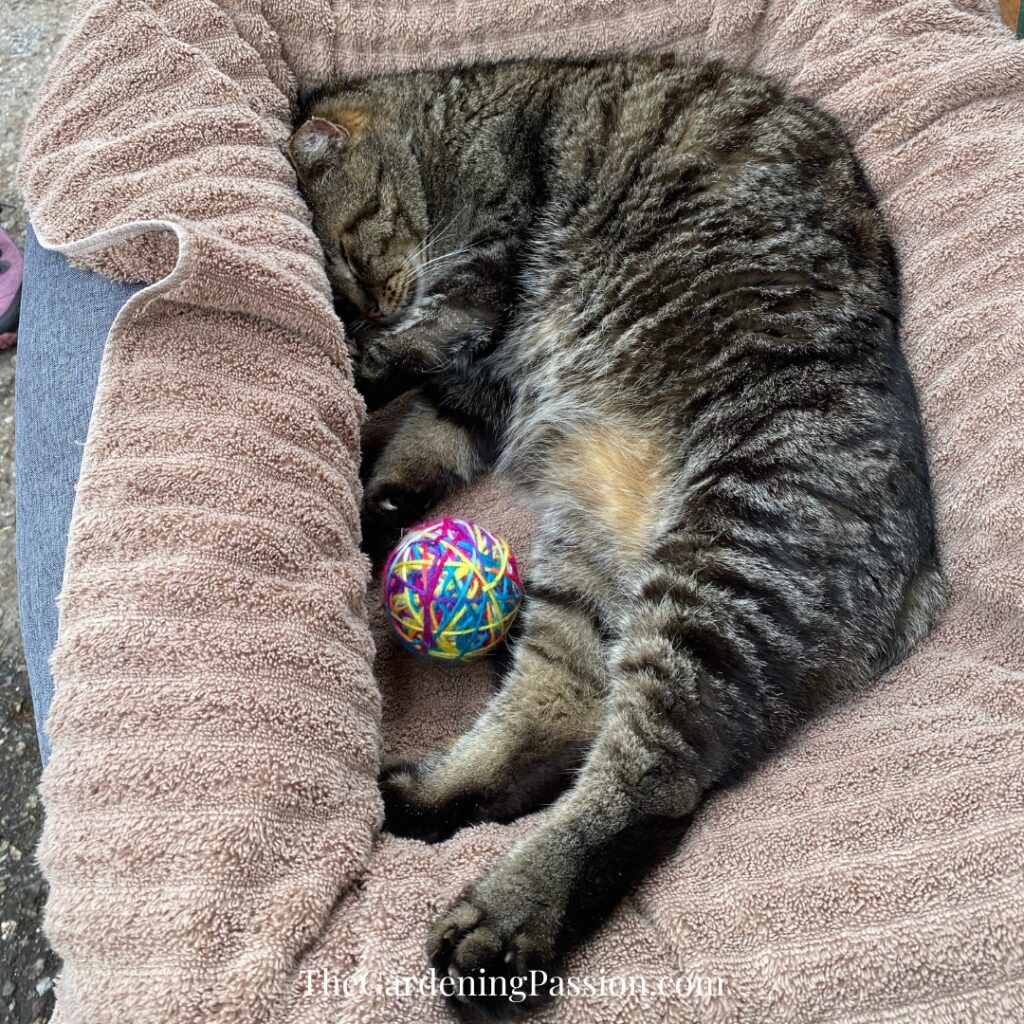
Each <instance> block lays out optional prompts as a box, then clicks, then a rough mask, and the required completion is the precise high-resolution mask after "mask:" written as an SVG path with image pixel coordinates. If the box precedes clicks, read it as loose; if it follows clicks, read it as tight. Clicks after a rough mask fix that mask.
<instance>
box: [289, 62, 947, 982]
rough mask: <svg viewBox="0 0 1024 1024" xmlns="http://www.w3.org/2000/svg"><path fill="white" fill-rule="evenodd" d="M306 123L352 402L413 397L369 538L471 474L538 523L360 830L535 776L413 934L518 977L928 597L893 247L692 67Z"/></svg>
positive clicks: (918, 449) (798, 149) (929, 542)
mask: <svg viewBox="0 0 1024 1024" xmlns="http://www.w3.org/2000/svg"><path fill="white" fill-rule="evenodd" d="M305 118H306V119H303V121H302V123H301V126H300V127H299V129H298V130H297V132H296V135H295V136H294V137H293V142H292V146H291V153H292V158H293V162H294V163H295V165H296V168H297V171H298V173H299V178H300V182H301V184H302V187H303V189H304V192H305V194H306V196H307V198H308V200H309V202H310V205H311V208H312V210H313V215H314V223H315V227H316V230H317V232H318V234H319V236H320V238H321V240H322V242H323V245H324V249H325V253H326V257H327V261H328V269H329V271H330V274H331V278H332V281H333V283H334V286H335V288H336V292H337V299H338V305H339V310H340V311H341V313H342V315H343V316H344V317H345V319H346V321H347V323H348V324H349V328H350V337H351V345H352V352H353V356H354V358H355V360H356V365H357V376H358V378H359V380H360V382H361V386H362V388H363V390H364V393H366V394H367V395H368V396H369V397H370V399H371V400H373V401H384V400H386V399H387V398H389V397H390V396H391V395H393V394H394V393H396V392H398V391H400V390H402V389H404V388H407V387H408V386H410V385H413V384H415V385H418V386H419V387H420V390H421V396H420V398H419V400H418V401H417V402H416V403H415V404H414V405H413V407H412V410H411V412H410V413H409V419H408V420H407V421H406V422H405V423H403V425H402V426H401V427H400V429H399V430H398V432H397V434H396V436H395V438H394V440H393V441H392V443H391V444H390V446H389V447H388V448H387V449H386V451H385V453H384V455H383V456H382V458H381V459H380V461H379V462H378V463H377V465H376V466H375V467H374V469H373V471H372V472H371V474H370V479H369V482H368V485H367V492H366V509H365V526H366V536H367V539H368V541H369V542H370V543H373V544H377V545H384V544H386V543H387V542H388V541H389V540H390V539H391V538H392V537H393V536H394V534H395V532H396V531H397V530H398V529H399V528H400V527H401V526H402V525H406V524H407V523H408V522H410V521H411V520H413V519H415V518H416V517H418V516H419V515H420V514H421V513H422V512H423V511H424V510H425V509H426V508H427V507H428V506H429V505H430V504H431V503H432V502H433V501H435V500H436V499H437V498H439V497H441V496H442V495H443V494H444V493H447V492H449V491H450V490H452V489H453V488H455V487H456V486H458V485H459V484H460V483H462V482H465V481H467V480H469V479H472V477H473V476H474V475H476V474H477V473H479V472H481V471H482V470H484V469H485V468H487V467H489V466H492V465H497V466H499V467H500V468H502V469H503V470H504V471H506V472H508V473H510V474H513V475H514V476H515V477H516V478H517V479H518V480H520V481H521V482H522V484H523V487H524V489H525V490H527V491H528V492H529V493H530V494H531V495H532V497H533V500H534V502H535V504H536V507H537V513H538V521H539V528H538V532H537V541H536V549H535V552H534V557H533V566H534V568H533V572H532V578H531V580H530V583H529V586H528V592H529V599H528V605H527V608H526V611H525V615H524V617H523V623H522V632H521V637H520V639H519V640H518V642H517V643H516V645H515V647H514V649H513V651H512V657H511V663H510V667H509V670H508V673H507V676H506V679H505V684H504V686H503V688H502V689H501V691H500V692H499V693H498V694H497V695H496V697H495V698H494V701H493V702H492V704H491V706H489V707H488V708H487V709H486V710H485V712H484V713H483V715H482V717H481V718H480V719H479V721H478V722H477V723H476V724H475V725H474V726H473V727H472V728H471V729H470V730H469V732H467V733H466V734H465V735H464V736H462V737H461V738H460V739H459V740H458V741H457V742H456V743H455V745H454V746H453V747H452V748H451V749H450V750H448V751H447V752H445V753H443V754H439V755H438V756H436V757H435V758H433V759H431V760H429V761H428V762H426V763H423V764H418V765H411V766H409V765H406V766H393V767H391V768H390V769H389V770H388V771H387V772H386V773H385V776H384V777H383V779H382V786H383V790H384V794H385V801H386V813H387V826H388V827H389V828H390V829H392V830H393V831H396V832H399V833H400V834H406V835H416V836H422V837H425V838H431V839H437V838H441V837H444V836H446V835H448V834H450V833H451V832H452V831H453V830H454V829H457V828H458V827H460V826H461V825H463V824H465V823H467V822H470V821H474V820H479V819H481V818H498V819H501V818H507V817H509V816H512V815H515V814H518V813H521V812H522V811H524V810H527V809H531V808H533V807H536V806H538V805H539V804H540V803H542V802H546V801H549V800H552V799H554V798H555V797H556V796H557V794H558V792H559V788H560V787H562V788H563V792H562V795H561V796H560V797H558V798H557V800H556V801H555V803H554V804H553V806H552V807H551V809H550V812H549V813H548V814H547V815H546V816H545V817H544V818H543V820H542V821H541V822H540V823H539V824H538V826H537V827H536V828H535V829H534V830H533V831H532V832H531V833H530V834H529V835H528V836H527V838H526V839H524V840H523V841H522V842H521V843H520V844H519V845H518V846H516V847H515V848H514V849H513V850H512V851H511V852H510V853H509V854H507V855H506V856H505V857H504V858H503V859H502V860H501V861H499V862H498V863H497V864H496V865H495V866H494V867H493V868H492V869H491V870H490V871H489V872H488V873H487V874H486V875H484V876H483V877H482V878H480V879H479V880H478V881H477V882H476V883H474V885H472V886H471V887H470V888H469V890H468V891H467V892H466V893H465V894H464V897H463V899H462V900H461V901H460V902H459V904H458V905H457V906H455V907H454V908H453V909H452V910H451V911H450V912H449V913H448V914H446V915H445V916H444V917H442V918H441V920H440V921H439V922H438V923H437V925H436V926H435V928H434V930H433V932H432V934H431V936H430V939H429V948H430V950H431V953H432V955H433V957H434V960H435V962H436V963H437V964H438V965H439V966H440V967H441V968H442V969H443V970H446V971H451V972H453V973H457V974H469V973H476V972H479V971H481V970H482V971H484V972H485V973H488V974H499V975H500V974H508V973H523V972H525V971H527V970H529V969H532V968H535V967H541V968H549V967H550V966H551V965H552V964H553V963H555V962H556V961H557V960H558V958H559V957H560V955H561V954H562V953H563V952H564V950H565V949H566V947H567V945H568V944H570V943H571V942H573V941H575V940H576V938H577V937H578V936H579V935H581V934H582V933H583V932H585V931H586V930H587V929H588V928H590V927H593V926H594V925H595V924H596V923H598V922H599V921H600V920H601V918H602V916H603V915H604V914H606V913H607V911H608V910H609V908H610V907H611V906H612V905H613V904H614V902H615V900H616V899H617V897H618V895H619V894H620V893H621V892H622V890H623V888H624V886H626V885H627V884H628V883H629V882H630V880H631V879H632V878H634V877H635V874H636V871H637V870H638V869H639V865H640V864H641V863H642V862H643V861H644V860H646V859H647V858H648V857H649V855H650V854H651V852H652V850H654V849H655V848H656V845H657V844H656V843H655V840H656V839H657V838H658V837H659V836H662V835H666V834H669V835H671V834H674V833H676V832H677V831H678V829H679V828H680V827H682V826H684V825H685V822H686V821H687V820H688V818H689V816H690V815H691V814H692V813H693V811H694V810H695V809H696V808H697V806H698V805H699V803H700V801H701V799H702V798H703V797H704V796H705V794H707V793H708V792H709V791H710V790H712V789H714V788H715V787H718V786H722V785H724V784H726V783H728V782H729V781H731V780H734V779H735V778H737V777H738V775H740V774H741V773H742V772H744V771H745V770H747V769H748V768H749V767H750V766H751V765H752V764H754V763H756V762H757V760H758V759H759V758H761V757H763V755H764V754H765V753H766V752H767V751H769V750H771V749H772V748H773V747H775V746H777V745H778V744H779V743H780V742H781V741H782V740H783V739H784V738H785V737H786V735H787V734H788V733H789V732H790V730H791V729H792V728H793V727H794V726H795V725H796V724H797V723H799V722H800V721H801V720H802V719H805V718H806V716H807V715H809V714H810V713H812V712H813V711H814V709H815V708H816V707H818V706H820V705H821V704H822V703H823V702H825V701H827V700H829V699H832V698H834V697H835V696H836V695H837V694H841V693H842V692H844V691H847V690H849V689H850V688H853V687H857V686H860V685H863V684H864V683H865V682H866V681H868V680H870V679H871V678H872V677H874V676H875V675H877V674H878V673H879V672H881V671H882V670H883V669H884V668H886V667H887V666H888V665H891V664H892V663H893V662H894V661H895V660H897V659H898V658H899V657H901V656H902V655H903V653H904V652H905V651H906V650H907V649H908V648H909V647H910V645H912V644H913V643H914V642H915V641H916V640H917V639H919V638H920V637H921V636H922V635H923V634H924V633H925V631H926V630H927V629H928V627H929V624H930V622H931V620H932V619H933V617H934V615H935V614H936V612H937V610H938V608H939V606H940V604H941V591H942V587H941V577H940V572H939V567H938V560H937V554H936V545H935V534H934V528H933V521H932V509H931V496H930V488H929V479H928V468H927V461H926V456H925V450H924V445H923V441H922V436H921V426H920V422H919V417H918V411H917V404H916V400H915V396H914V391H913V387H912V384H911V381H910V378H909V376H908V373H907V369H906V366H905V364H904V361H903V358H902V356H901V354H900V351H899V348H898V345H897V333H898V279H897V272H896V267H895V262H894V257H893V253H892V249H891V247H890V244H889V241H888V239H887V237H886V233H885V230H884V227H883V224H882V221H881V219H880V217H879V215H878V212H877V210H876V208H875V204H874V201H873V198H872V196H871V194H870V191H869V189H868V188H867V186H866V184H865V183H864V181H863V179H862V176H861V174H860V171H859V169H858V167H857V165H856V162H855V160H854V158H853V156H852V154H851V152H850V150H849V148H848V146H847V145H846V143H845V141H844V140H843V138H842V136H841V134H840V133H839V131H838V130H837V129H836V127H835V126H834V125H833V124H832V123H831V121H830V120H829V119H828V118H827V117H826V116H825V115H823V114H822V113H820V112H819V111H817V110H815V109H814V108H813V107H811V106H810V105H809V104H807V103H805V102H803V101H801V100H798V99H795V98H792V97H786V96H784V95H783V94H782V93H781V92H780V90H779V89H778V88H777V87H776V86H775V85H773V84H772V83H770V82H768V81H766V80H763V79H760V78H756V77H751V76H747V75H743V74H738V73H734V72H730V71H726V70H723V69H722V68H721V67H718V66H715V65H690V64H680V63H676V62H674V61H673V60H671V59H668V58H653V59H631V60H622V61H611V62H604V63H597V64H587V65H565V64H545V63H523V64H508V65H502V66H498V67H494V68H475V69H463V70H459V71H453V72H445V73H436V74H435V73H417V74H410V75H404V76H398V77H392V78H383V79H377V80H370V81H364V82H359V83H351V84H346V85H344V86H342V87H339V88H337V89H334V90H332V91H330V92H328V93H325V94H323V95H321V96H319V97H315V98H313V99H312V100H311V101H310V103H309V104H308V105H307V109H306V110H305ZM567 781H571V783H572V784H571V785H570V786H566V783H567Z"/></svg>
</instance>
